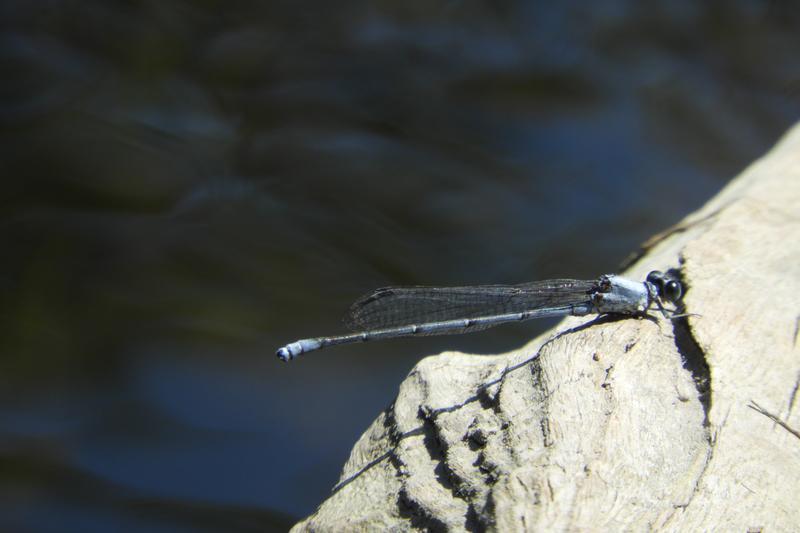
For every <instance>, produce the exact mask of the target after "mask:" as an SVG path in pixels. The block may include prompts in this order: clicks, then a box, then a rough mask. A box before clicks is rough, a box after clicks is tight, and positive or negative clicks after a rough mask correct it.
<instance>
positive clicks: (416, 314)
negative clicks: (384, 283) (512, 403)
mask: <svg viewBox="0 0 800 533" xmlns="http://www.w3.org/2000/svg"><path fill="white" fill-rule="evenodd" d="M596 285H597V282H595V281H584V280H574V279H551V280H545V281H534V282H531V283H523V284H521V285H476V286H471V287H384V288H382V289H377V290H376V291H374V292H372V293H370V294H367V295H364V296H363V297H361V298H360V299H358V300H357V301H356V302H355V303H354V304H353V305H352V306H351V307H350V310H349V312H348V313H347V314H346V315H345V317H344V322H345V324H346V325H347V327H348V328H350V329H352V330H354V331H365V330H373V329H383V328H392V327H399V326H408V325H413V324H424V323H429V322H441V321H444V320H457V319H463V318H479V317H483V316H492V315H499V314H506V313H519V312H522V311H530V310H534V309H542V308H549V307H561V306H565V305H571V304H580V303H585V302H587V301H589V293H590V292H591V290H592V288H594V287H596ZM487 327H491V326H490V325H487V326H482V327H480V326H479V327H475V328H473V331H474V330H479V329H486V328H487ZM434 334H435V333H434Z"/></svg>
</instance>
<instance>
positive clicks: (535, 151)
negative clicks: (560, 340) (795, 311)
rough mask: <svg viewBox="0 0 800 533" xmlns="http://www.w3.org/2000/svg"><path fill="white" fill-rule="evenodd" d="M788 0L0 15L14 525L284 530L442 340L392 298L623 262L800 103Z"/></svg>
mask: <svg viewBox="0 0 800 533" xmlns="http://www.w3.org/2000/svg"><path fill="white" fill-rule="evenodd" d="M798 23H800V10H798V8H797V7H796V4H794V3H792V2H784V1H771V2H766V1H765V2H749V1H731V2H702V3H701V2H689V1H674V0H671V1H662V2H647V3H642V2H633V1H600V2H591V3H589V2H524V1H514V0H497V1H493V2H474V1H473V2H469V1H450V0H448V1H439V2H437V1H433V2H431V1H425V2H417V1H414V0H411V1H409V0H404V1H393V0H376V1H372V2H363V1H358V0H347V1H343V2H327V1H320V0H317V1H313V0H312V1H309V2H285V1H275V2H264V1H258V2H253V1H243V2H218V1H216V0H195V1H189V0H184V1H174V0H173V1H155V0H139V1H116V2H111V1H107V0H102V1H101V0H80V1H77V0H49V1H43V2H27V1H22V0H6V1H5V2H3V4H2V7H0V78H1V79H2V85H1V86H0V87H2V88H0V135H1V136H2V138H1V140H2V143H1V144H0V153H1V154H2V158H0V165H1V166H0V169H2V178H3V184H2V194H0V206H1V207H0V209H1V210H2V211H0V239H2V241H0V242H1V243H2V266H0V293H1V294H2V297H1V298H0V317H1V318H0V349H1V350H2V353H1V357H0V529H2V530H3V531H272V530H275V531H281V530H284V529H286V528H287V527H288V526H289V525H290V524H292V523H293V522H294V521H295V520H296V519H298V518H300V517H303V516H305V515H307V514H308V513H310V512H312V511H313V510H314V508H315V507H316V505H317V504H319V503H320V502H321V501H322V499H324V498H325V496H326V495H327V494H328V493H329V491H330V489H331V487H332V486H333V485H334V483H335V481H336V479H337V476H338V473H339V470H340V468H341V465H342V464H343V462H344V461H345V460H346V458H347V455H348V451H349V449H350V447H351V446H352V444H353V443H354V442H355V440H356V439H357V438H358V437H359V435H360V434H361V433H362V432H363V431H364V430H365V429H366V427H367V426H368V424H369V423H370V422H371V421H372V419H373V418H374V417H375V416H376V415H377V414H378V413H379V411H380V410H381V409H383V408H384V407H386V406H387V405H388V404H389V403H390V402H391V401H392V399H393V397H394V395H395V393H396V389H397V385H398V384H399V383H400V381H401V380H402V379H403V378H404V377H405V375H406V374H407V373H408V371H409V370H410V369H411V368H412V366H413V364H414V363H415V362H416V361H417V360H418V359H420V358H421V357H423V356H425V355H430V354H434V353H437V352H439V351H441V350H445V349H456V350H465V351H471V352H475V353H483V354H490V353H498V352H502V351H506V350H509V349H512V348H515V347H519V346H521V345H523V344H524V343H525V342H526V341H527V340H528V339H530V338H532V337H533V336H534V335H535V334H537V333H539V332H540V331H542V329H543V328H544V327H545V326H548V325H551V324H533V323H527V324H521V325H518V326H510V327H505V328H500V329H497V330H495V331H491V330H490V331H487V332H485V333H481V334H475V335H466V336H460V337H433V338H425V339H408V340H398V341H393V342H386V343H378V344H369V345H355V346H350V347H342V348H336V349H330V350H325V351H323V352H319V353H318V354H315V355H313V356H308V357H307V358H305V359H301V360H298V361H296V362H295V363H292V364H288V365H287V364H282V363H280V362H279V361H278V360H277V359H276V358H275V357H274V350H275V348H277V347H278V346H280V345H282V344H284V343H286V342H288V341H293V340H296V339H297V338H300V337H303V336H313V335H318V334H332V333H338V332H342V331H343V326H342V324H341V322H340V317H341V316H342V314H343V311H344V310H345V309H346V308H347V306H348V305H349V303H350V302H351V301H352V300H354V299H355V298H356V297H357V296H359V295H361V294H362V293H364V292H366V291H368V290H370V289H373V288H375V287H378V286H384V285H389V284H441V285H454V284H465V283H468V284H474V283H518V282H523V281H529V280H534V279H540V278H548V277H554V276H555V277H578V278H583V277H587V278H593V277H595V276H596V275H598V274H601V273H604V272H613V271H615V270H616V269H617V268H618V265H619V263H620V262H621V261H622V260H623V258H625V256H626V255H627V254H628V253H629V252H631V251H633V250H634V249H635V248H636V247H637V246H638V245H639V244H640V243H641V242H642V241H644V240H645V239H647V238H648V237H649V236H651V235H652V234H654V233H655V232H658V231H660V230H662V229H664V228H666V227H667V226H669V225H671V224H673V223H675V222H677V221H679V220H680V219H681V218H682V217H683V216H684V215H685V214H687V213H689V212H691V211H692V210H694V209H696V208H698V207H699V206H700V205H702V204H703V202H704V201H705V200H706V199H708V198H709V197H711V196H712V195H713V194H714V193H715V192H716V191H718V190H719V189H720V188H721V187H723V186H724V185H725V183H726V182H727V180H729V179H730V178H731V177H732V176H734V175H735V174H736V173H737V172H739V171H740V170H741V169H742V168H743V167H744V166H745V165H746V164H748V163H749V162H751V161H752V160H753V159H754V158H756V157H758V156H760V155H762V154H763V153H764V152H765V150H767V149H768V148H769V147H770V146H771V145H772V144H773V143H774V142H775V141H776V140H777V139H778V138H779V136H780V135H781V133H782V132H784V131H785V129H786V128H787V127H789V126H790V125H791V124H792V122H793V121H795V120H797V118H798V117H800V46H799V45H800V24H798Z"/></svg>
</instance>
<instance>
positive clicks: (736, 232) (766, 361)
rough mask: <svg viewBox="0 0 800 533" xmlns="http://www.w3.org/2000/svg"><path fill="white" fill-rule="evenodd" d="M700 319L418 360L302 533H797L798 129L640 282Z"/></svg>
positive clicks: (690, 226)
mask: <svg viewBox="0 0 800 533" xmlns="http://www.w3.org/2000/svg"><path fill="white" fill-rule="evenodd" d="M670 267H671V268H675V269H677V270H678V271H679V272H680V274H681V276H682V279H683V281H684V282H685V284H686V285H687V287H688V291H687V293H686V296H685V299H684V302H685V307H686V312H687V313H692V314H691V315H690V316H687V317H685V318H680V319H674V320H667V319H665V318H663V317H661V316H660V315H654V316H653V318H652V319H640V320H636V319H621V320H619V319H612V318H608V317H606V318H602V317H601V318H599V319H598V318H592V317H582V318H569V319H566V320H564V321H563V322H562V323H561V324H559V325H558V326H557V327H556V328H554V329H553V330H552V331H550V332H548V333H546V334H544V335H542V336H541V337H539V338H537V339H536V340H534V341H532V342H530V343H529V344H528V345H526V346H524V347H523V348H520V349H519V350H515V351H513V352H510V353H506V354H501V355H498V356H496V357H475V356H470V355H466V354H462V353H452V352H449V353H443V354H440V355H438V356H434V357H428V358H426V359H424V360H422V361H420V362H419V364H417V365H416V367H415V368H414V369H413V370H412V371H411V373H410V374H409V376H408V378H407V379H406V380H405V381H404V382H403V384H402V385H401V386H400V391H399V393H398V396H397V399H396V400H395V402H394V404H393V405H391V406H390V407H389V408H388V409H386V410H385V411H384V412H383V413H382V414H380V415H379V416H378V418H377V419H376V420H375V422H374V423H373V424H372V426H371V427H370V428H369V429H368V430H367V431H366V432H365V433H364V435H363V436H362V437H361V439H360V440H359V441H358V442H357V443H356V445H355V447H354V448H353V451H352V453H351V456H350V458H349V460H348V461H347V463H346V464H345V466H344V470H343V472H342V475H341V479H340V481H339V483H338V484H337V485H336V487H335V488H334V490H333V493H332V494H331V496H330V497H329V498H328V499H327V500H326V501H325V502H323V503H322V504H321V505H320V507H319V508H318V509H317V511H316V512H315V513H314V514H313V515H311V516H310V517H308V518H307V519H305V520H304V521H302V522H300V523H299V524H297V525H296V526H295V529H294V530H295V531H304V530H310V531H311V530H313V531H342V530H347V531H352V530H385V529H391V530H410V529H417V528H419V529H425V530H436V529H448V530H486V529H496V530H500V531H521V530H531V531H554V530H555V531H566V530H570V531H572V530H648V529H657V530H668V531H708V530H721V531H735V530H738V531H746V530H748V529H763V530H765V531H791V530H793V531H798V530H800V405H798V403H800V400H798V398H797V397H798V396H799V395H800V394H798V388H800V347H798V329H800V126H798V127H795V128H794V130H793V131H791V132H790V133H789V134H787V135H786V137H785V138H784V139H783V140H782V141H781V142H780V143H779V144H778V145H777V147H775V148H774V149H773V150H772V151H771V152H770V153H769V154H767V155H766V156H765V157H764V158H763V159H761V160H759V161H757V162H756V163H754V164H753V165H752V166H750V167H749V168H748V169H746V170H745V171H744V172H743V173H742V174H741V175H740V176H739V177H737V178H736V179H735V180H733V181H732V182H731V183H730V184H729V185H728V186H727V187H726V188H725V189H724V190H723V191H722V192H720V193H719V194H718V195H717V196H716V197H715V198H713V199H712V200H711V201H709V202H708V204H707V205H706V206H705V207H703V208H702V209H701V210H699V211H698V212H696V213H694V214H692V215H690V216H689V217H687V218H686V219H685V220H684V221H683V222H681V223H680V224H678V225H677V226H675V227H673V228H671V229H670V230H668V231H666V232H665V233H663V234H662V235H660V236H658V237H657V238H654V239H652V240H651V241H650V242H648V243H647V244H646V245H645V247H644V248H643V250H642V253H641V256H640V257H638V258H637V259H636V260H635V262H634V263H633V265H632V266H631V267H630V268H629V269H628V271H627V272H626V275H627V276H629V277H632V278H638V279H644V276H645V275H646V273H647V272H648V271H649V270H655V269H657V270H665V269H667V268H670Z"/></svg>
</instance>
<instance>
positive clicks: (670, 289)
mask: <svg viewBox="0 0 800 533" xmlns="http://www.w3.org/2000/svg"><path fill="white" fill-rule="evenodd" d="M662 291H663V295H662V298H664V299H665V300H666V301H668V302H677V301H678V300H680V299H681V296H683V287H681V284H680V282H679V281H676V280H674V279H671V280H669V281H667V282H666V283H664V286H663V288H662Z"/></svg>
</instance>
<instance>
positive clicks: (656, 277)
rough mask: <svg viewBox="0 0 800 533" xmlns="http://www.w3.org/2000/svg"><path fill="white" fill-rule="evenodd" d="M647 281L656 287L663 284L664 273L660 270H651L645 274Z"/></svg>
mask: <svg viewBox="0 0 800 533" xmlns="http://www.w3.org/2000/svg"><path fill="white" fill-rule="evenodd" d="M647 281H648V282H650V283H652V284H653V285H655V286H656V287H661V286H663V284H664V274H663V273H662V272H661V271H660V270H653V271H652V272H650V273H649V274H648V275H647Z"/></svg>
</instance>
